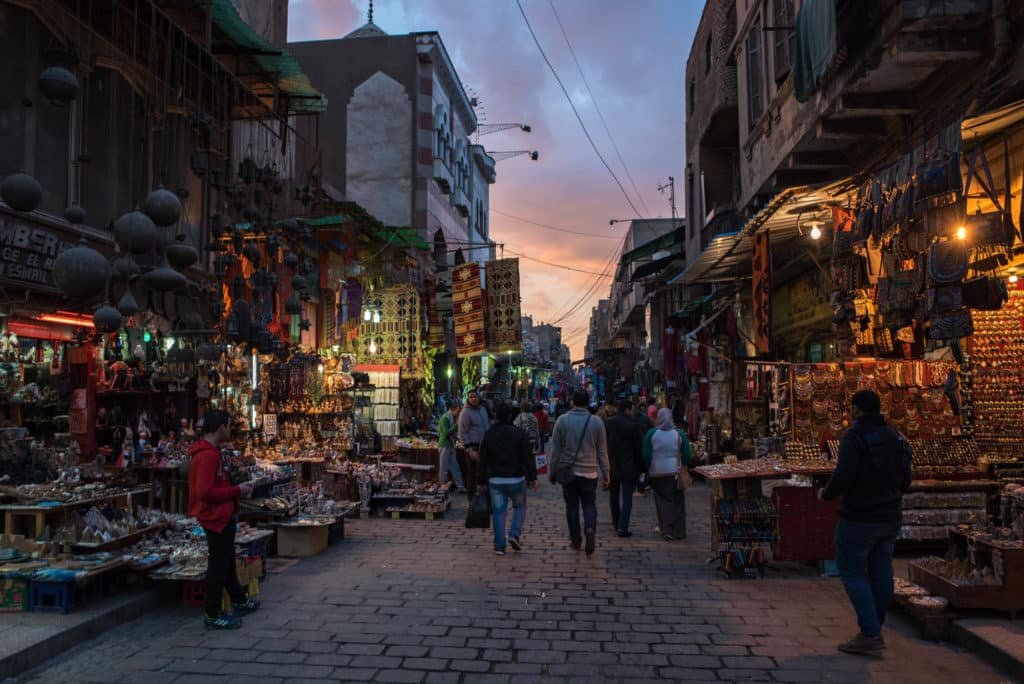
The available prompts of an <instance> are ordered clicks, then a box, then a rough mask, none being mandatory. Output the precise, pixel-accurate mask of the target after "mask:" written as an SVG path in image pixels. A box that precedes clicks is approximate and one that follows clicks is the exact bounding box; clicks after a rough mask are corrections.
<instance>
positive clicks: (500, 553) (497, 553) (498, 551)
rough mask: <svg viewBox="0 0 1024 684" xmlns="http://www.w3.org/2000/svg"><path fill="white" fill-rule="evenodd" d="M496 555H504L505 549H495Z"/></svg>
mask: <svg viewBox="0 0 1024 684" xmlns="http://www.w3.org/2000/svg"><path fill="white" fill-rule="evenodd" d="M494 555H495V556H504V555H505V549H494Z"/></svg>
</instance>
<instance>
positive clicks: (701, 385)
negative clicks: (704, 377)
mask: <svg viewBox="0 0 1024 684" xmlns="http://www.w3.org/2000/svg"><path fill="white" fill-rule="evenodd" d="M697 397H698V401H699V403H700V410H701V411H707V410H708V402H709V400H710V398H711V387H710V386H709V385H708V383H706V382H698V383H697Z"/></svg>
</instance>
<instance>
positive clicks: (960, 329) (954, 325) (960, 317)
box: [928, 309, 974, 341]
mask: <svg viewBox="0 0 1024 684" xmlns="http://www.w3.org/2000/svg"><path fill="white" fill-rule="evenodd" d="M973 334H974V319H973V318H972V317H971V312H970V310H969V309H960V310H959V311H954V312H952V313H948V314H942V315H939V316H933V317H932V319H931V321H930V322H929V325H928V339H931V340H945V341H949V340H958V339H960V338H962V337H970V336H971V335H973Z"/></svg>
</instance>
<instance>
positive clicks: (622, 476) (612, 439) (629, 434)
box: [605, 401, 647, 537]
mask: <svg viewBox="0 0 1024 684" xmlns="http://www.w3.org/2000/svg"><path fill="white" fill-rule="evenodd" d="M632 413H633V405H632V404H631V403H630V402H629V401H621V402H619V408H618V413H617V415H615V416H612V417H611V418H609V419H608V420H607V421H606V422H605V431H606V432H607V435H608V461H609V463H610V465H611V477H612V479H611V486H609V488H608V501H609V504H610V506H611V513H612V523H613V524H614V525H615V530H616V531H617V532H618V534H619V536H620V537H632V536H633V533H632V532H630V531H629V519H630V517H631V516H632V513H633V493H634V492H635V491H636V486H637V480H638V479H639V477H640V475H641V474H642V473H644V472H646V471H647V466H646V465H645V464H644V455H643V444H644V433H642V432H640V430H639V428H637V424H636V422H635V421H634V420H633V416H632Z"/></svg>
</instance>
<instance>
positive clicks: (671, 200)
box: [658, 176, 676, 224]
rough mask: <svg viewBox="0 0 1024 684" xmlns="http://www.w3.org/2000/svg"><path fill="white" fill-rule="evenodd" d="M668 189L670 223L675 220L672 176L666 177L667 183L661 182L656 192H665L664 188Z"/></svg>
mask: <svg viewBox="0 0 1024 684" xmlns="http://www.w3.org/2000/svg"><path fill="white" fill-rule="evenodd" d="M666 189H668V203H669V205H670V206H671V207H672V223H673V224H674V223H675V221H676V179H675V178H673V177H672V176H669V177H668V182H667V183H662V184H661V185H659V186H658V192H660V193H661V194H665V190H666Z"/></svg>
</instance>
